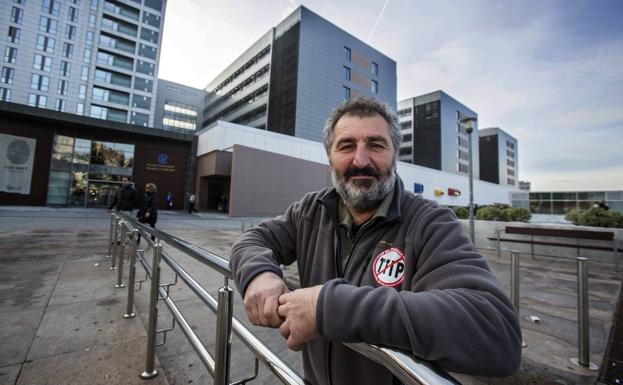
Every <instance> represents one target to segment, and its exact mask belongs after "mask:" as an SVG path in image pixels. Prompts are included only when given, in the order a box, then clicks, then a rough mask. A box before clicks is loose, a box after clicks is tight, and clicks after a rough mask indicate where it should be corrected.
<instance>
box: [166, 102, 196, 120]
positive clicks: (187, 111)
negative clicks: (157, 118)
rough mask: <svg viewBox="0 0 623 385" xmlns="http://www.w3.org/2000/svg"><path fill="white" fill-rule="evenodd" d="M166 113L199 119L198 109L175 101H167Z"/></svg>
mask: <svg viewBox="0 0 623 385" xmlns="http://www.w3.org/2000/svg"><path fill="white" fill-rule="evenodd" d="M164 111H165V113H166V112H167V111H169V112H171V113H173V114H176V115H178V114H179V115H187V116H191V117H197V107H196V106H191V105H190V104H184V103H180V102H177V101H173V100H166V101H165V103H164Z"/></svg>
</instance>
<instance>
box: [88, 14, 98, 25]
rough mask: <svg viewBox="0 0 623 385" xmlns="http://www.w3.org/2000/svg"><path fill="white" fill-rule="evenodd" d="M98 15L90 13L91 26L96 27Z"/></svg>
mask: <svg viewBox="0 0 623 385" xmlns="http://www.w3.org/2000/svg"><path fill="white" fill-rule="evenodd" d="M96 19H97V17H96V16H95V15H94V14H90V15H89V28H95V20H96Z"/></svg>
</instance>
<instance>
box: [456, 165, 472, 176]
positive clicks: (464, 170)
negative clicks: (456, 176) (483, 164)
mask: <svg viewBox="0 0 623 385" xmlns="http://www.w3.org/2000/svg"><path fill="white" fill-rule="evenodd" d="M457 170H458V171H459V172H461V173H464V174H467V173H468V172H469V167H468V166H467V165H466V164H463V163H457Z"/></svg>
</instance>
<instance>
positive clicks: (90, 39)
mask: <svg viewBox="0 0 623 385" xmlns="http://www.w3.org/2000/svg"><path fill="white" fill-rule="evenodd" d="M85 44H86V45H88V46H91V45H93V31H87V39H86V41H85Z"/></svg>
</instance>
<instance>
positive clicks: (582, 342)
mask: <svg viewBox="0 0 623 385" xmlns="http://www.w3.org/2000/svg"><path fill="white" fill-rule="evenodd" d="M577 262H578V358H571V362H572V363H574V364H576V365H582V366H585V367H587V368H588V369H590V370H597V369H598V367H597V365H595V364H593V363H591V362H590V334H589V332H590V330H589V328H590V318H589V315H588V260H587V259H586V258H577Z"/></svg>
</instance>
